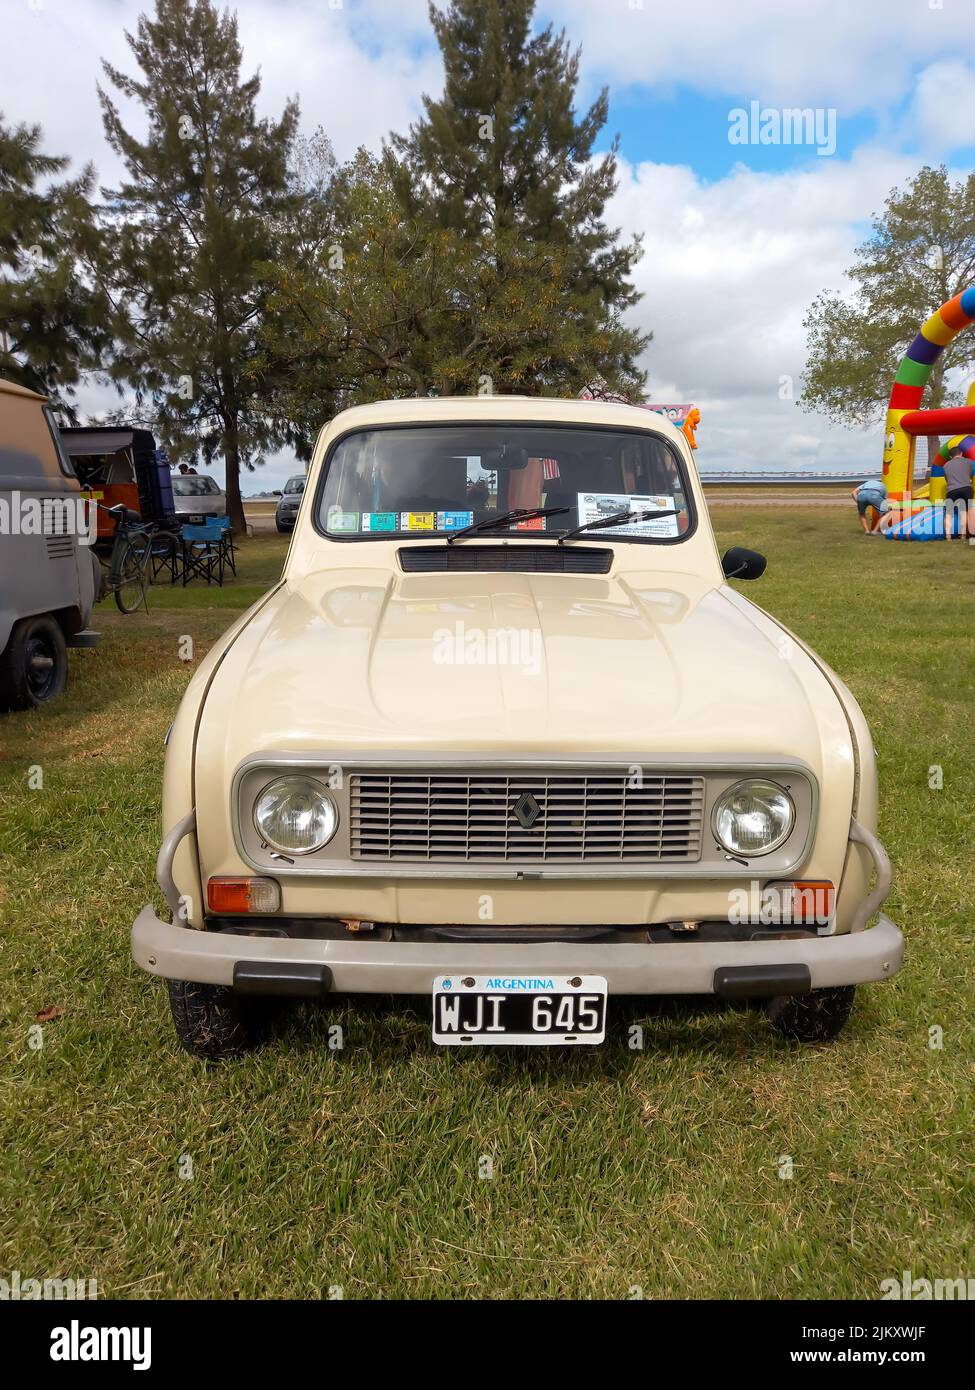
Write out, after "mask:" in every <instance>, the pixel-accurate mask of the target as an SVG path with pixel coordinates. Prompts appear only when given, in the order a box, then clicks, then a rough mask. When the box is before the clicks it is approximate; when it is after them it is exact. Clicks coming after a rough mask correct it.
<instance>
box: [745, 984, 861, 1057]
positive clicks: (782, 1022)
mask: <svg viewBox="0 0 975 1390" xmlns="http://www.w3.org/2000/svg"><path fill="white" fill-rule="evenodd" d="M855 994H856V985H834V986H832V987H831V988H829V989H813V990H810V991H809V993H808V994H779V995H776V996H775V998H774V999H770V1000H769V1001H768V1002H767V1003H766V1005H765V1012H766V1014H767V1016H768V1020H769V1022H770V1023H771V1025H772V1027H773V1028H774V1029H775V1031H776V1032H777V1033H778V1034H779V1036H780V1037H783V1038H788V1039H789V1041H790V1042H802V1043H818V1042H832V1041H833V1039H834V1038H835V1037H836V1036H837V1035H838V1034H839V1033H840V1032H841V1031H842V1029H843V1025H844V1024H845V1023H846V1020H847V1019H848V1018H849V1017H850V1010H851V1009H852V1008H853V996H854V995H855Z"/></svg>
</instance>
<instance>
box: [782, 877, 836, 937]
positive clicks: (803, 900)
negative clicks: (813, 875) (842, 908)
mask: <svg viewBox="0 0 975 1390" xmlns="http://www.w3.org/2000/svg"><path fill="white" fill-rule="evenodd" d="M835 906H836V889H835V888H834V887H833V885H832V883H830V881H829V880H828V879H797V880H796V882H795V883H793V885H792V920H793V922H809V923H814V924H815V925H816V926H818V927H823V926H826V925H827V923H828V922H829V921H830V920H831V918H832V916H833V909H834V908H835Z"/></svg>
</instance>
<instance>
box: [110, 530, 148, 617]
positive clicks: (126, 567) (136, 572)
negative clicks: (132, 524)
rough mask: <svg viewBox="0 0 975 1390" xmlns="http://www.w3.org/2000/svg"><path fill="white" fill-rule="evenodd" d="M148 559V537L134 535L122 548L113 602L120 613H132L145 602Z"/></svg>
mask: <svg viewBox="0 0 975 1390" xmlns="http://www.w3.org/2000/svg"><path fill="white" fill-rule="evenodd" d="M148 560H149V539H148V537H144V536H143V537H134V538H133V539H132V540H130V541H129V543H128V545H127V546H126V547H125V549H124V550H123V552H122V557H121V559H120V560H119V567H118V573H119V583H118V588H117V589H116V590H115V602H116V604H117V605H118V610H119V612H120V613H134V612H135V610H136V609H137V608H138V607H140V605H141V604H143V603H145V598H146V584H147V582H148V574H147V573H146V567H147V564H148Z"/></svg>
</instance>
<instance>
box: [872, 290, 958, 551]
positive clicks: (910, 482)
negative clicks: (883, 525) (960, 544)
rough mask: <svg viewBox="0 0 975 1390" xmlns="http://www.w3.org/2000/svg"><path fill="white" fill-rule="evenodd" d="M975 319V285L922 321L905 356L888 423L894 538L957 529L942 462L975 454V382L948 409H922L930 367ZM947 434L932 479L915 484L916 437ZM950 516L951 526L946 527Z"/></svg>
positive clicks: (931, 536)
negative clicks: (963, 398) (962, 399)
mask: <svg viewBox="0 0 975 1390" xmlns="http://www.w3.org/2000/svg"><path fill="white" fill-rule="evenodd" d="M973 320H975V287H973V288H971V289H967V290H963V291H962V293H961V294H956V295H955V297H954V298H953V299H949V300H948V302H947V304H942V306H941V308H940V309H939V310H938V312H937V313H936V314H932V315H931V317H930V318H929V319H927V320H926V321H925V322H924V323H922V325H921V329H920V332H919V333H918V335H917V337H916V338H915V339H914V341H913V343H911V346H910V347H909V348H908V349H907V352H906V354H905V355H904V357H903V358H902V359H901V364H900V366H899V367H898V369H897V375H896V377H895V378H894V386H893V389H892V391H891V393H890V401H889V402H888V405H887V422H886V425H885V426H884V467H883V480H884V484H885V486H886V488H887V495H888V497H889V499H890V502H891V506H892V508H893V509H894V510H895V511H896V513H897V514H898V516H899V518H900V519H899V520H895V521H894V522H893V523H892V524H891V525H890V526H889V527H888V528H887V531H886V534H887V537H888V539H892V540H916V541H927V540H944V539H945V538H946V536H950V535H958V534H959V519H958V517H957V516H954V515H953V511H952V510H951V509H949V508H947V507H946V505H945V499H946V495H947V484H946V482H945V470H944V465H945V463H946V461H947V460H948V459H949V458H950V456H951V455H952V454H953V453H954V451H955V450H956V449H958V448H960V449H961V450H962V452H963V453H964V455H965V457H966V458H970V459H975V385H973V386H972V388H971V389H970V390H969V392H968V402H967V404H966V405H963V406H958V407H955V408H953V409H948V410H921V409H920V405H921V397H922V396H923V395H924V388H925V386H927V384H928V378H929V377H930V375H931V370H932V368H933V366H934V364H935V362H937V360H938V358H939V357H940V356H941V354H942V353H943V352H944V350H945V348H946V347H947V346H948V344H949V343H950V342H951V341H952V340H953V339H954V338H955V337H956V336H957V334H958V333H960V332H961V330H962V329H963V328H965V327H967V326H968V324H970V323H971V322H972V321H973ZM942 434H948V435H950V438H949V439H948V441H947V443H945V444H943V445H942V446H941V448H940V449H939V450H938V455H937V460H936V461H935V462H933V463H932V465H931V477H930V481H929V482H928V483H926V484H924V485H923V486H921V487H917V488H915V487H914V449H915V444H916V441H917V439H918V438H924V437H927V436H929V435H942ZM946 517H947V529H946Z"/></svg>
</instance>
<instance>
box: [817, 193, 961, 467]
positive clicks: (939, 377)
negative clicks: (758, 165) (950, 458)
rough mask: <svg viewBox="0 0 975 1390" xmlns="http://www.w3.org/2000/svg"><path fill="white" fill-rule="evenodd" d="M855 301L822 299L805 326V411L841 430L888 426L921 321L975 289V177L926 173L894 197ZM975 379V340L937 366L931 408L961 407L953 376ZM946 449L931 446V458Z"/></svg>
mask: <svg viewBox="0 0 975 1390" xmlns="http://www.w3.org/2000/svg"><path fill="white" fill-rule="evenodd" d="M846 273H847V276H848V278H849V279H850V281H851V282H852V285H853V293H852V295H851V296H849V297H844V296H843V295H838V294H821V295H820V296H819V297H818V298H817V299H816V300H814V302H813V304H812V306H811V307H810V309H809V312H808V314H807V315H806V318H805V321H804V322H805V328H806V333H807V353H808V361H807V366H806V373H805V378H804V389H803V394H802V397H801V399H800V404H801V405H802V406H803V408H804V409H806V410H817V411H822V412H823V413H824V414H825V415H826V416H828V417H829V418H830V419H832V420H834V421H836V422H838V423H841V424H859V425H862V424H866V423H868V422H870V421H875V420H880V419H882V418H883V413H884V411H885V409H886V405H887V400H888V397H889V396H890V388H891V384H892V382H893V380H894V375H895V373H896V371H897V367H898V364H899V362H900V359H901V358H902V357H903V355H904V353H905V351H906V350H907V348H908V346H909V345H910V343H911V341H912V339H913V338H914V336H915V334H916V333H917V331H918V329H919V327H920V325H921V324H922V323H923V321H924V320H925V319H926V318H928V317H930V315H931V314H933V313H934V312H935V310H936V309H938V308H939V307H940V306H941V305H942V304H944V303H945V301H946V300H948V299H951V298H952V296H953V295H955V294H957V293H958V292H959V291H960V290H963V289H966V288H967V287H968V286H969V285H971V284H972V283H973V282H975V174H970V175H969V176H968V177H967V178H966V179H964V180H961V181H959V182H957V183H954V184H953V183H952V182H951V181H950V179H949V178H948V172H947V170H946V169H945V168H944V167H943V166H942V167H941V168H938V169H931V168H927V167H925V168H923V169H922V170H921V171H920V173H918V174H917V176H916V177H915V178H914V179H912V180H911V181H910V183H908V184H907V186H906V187H905V188H896V189H894V190H893V191H892V192H891V193H890V194H889V196H888V198H887V201H886V204H885V207H884V212H883V215H882V216H880V217H876V218H874V220H873V223H872V229H871V235H870V236H869V237H868V238H867V240H866V241H864V242H863V243H862V244H861V245H860V246H859V247H857V249H856V252H855V260H854V264H853V265H852V266H851V267H850V269H849V270H848V271H847V272H846ZM955 367H962V368H964V369H965V370H966V371H972V370H975V333H962V334H960V335H959V337H957V338H956V339H955V340H954V342H953V343H952V344H951V345H950V346H949V347H948V348H947V349H946V351H945V352H944V353H943V354H942V355H941V357H940V358H939V359H938V361H937V363H936V364H935V367H934V370H933V371H932V373H931V377H930V380H929V382H928V388H927V391H926V393H925V398H924V406H925V408H931V409H937V408H938V407H939V406H942V405H948V404H954V403H957V402H958V400H959V399H960V398H959V397H958V396H957V395H954V396H953V395H952V394H951V393H950V392H949V391H948V389H947V387H946V384H945V370H946V368H955ZM937 448H938V440H937V439H934V438H932V439H930V440H929V441H928V450H929V457H930V456H932V455H933V454H934V453H935V452H936V451H937Z"/></svg>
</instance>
